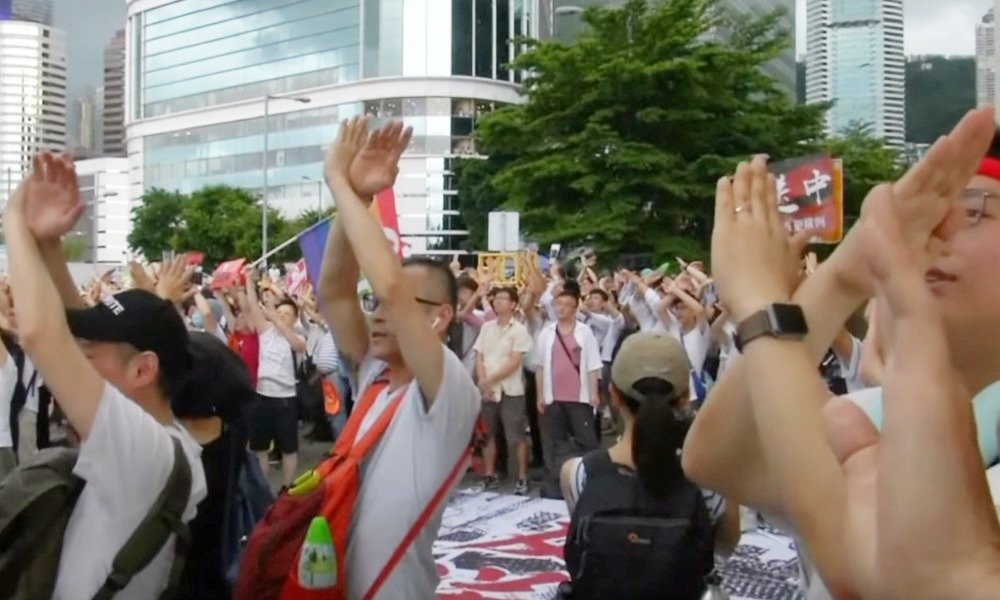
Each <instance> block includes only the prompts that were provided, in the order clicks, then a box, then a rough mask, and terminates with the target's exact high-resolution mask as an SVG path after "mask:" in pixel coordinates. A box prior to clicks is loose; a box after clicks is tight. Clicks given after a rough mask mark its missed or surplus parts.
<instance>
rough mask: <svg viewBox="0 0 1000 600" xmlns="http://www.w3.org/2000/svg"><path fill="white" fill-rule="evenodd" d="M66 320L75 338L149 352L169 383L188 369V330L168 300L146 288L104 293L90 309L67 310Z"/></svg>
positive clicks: (189, 356) (180, 376)
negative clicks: (127, 345)
mask: <svg viewBox="0 0 1000 600" xmlns="http://www.w3.org/2000/svg"><path fill="white" fill-rule="evenodd" d="M66 321H67V322H68V323H69V329H70V331H71V332H72V333H73V336H74V337H77V338H80V339H84V340H91V341H95V342H117V343H125V344H130V345H131V346H133V347H135V348H136V349H137V350H139V351H140V352H152V353H154V354H156V358H157V359H158V361H159V363H160V371H161V372H162V373H163V376H164V378H165V379H166V380H167V381H169V382H177V381H178V380H180V379H184V378H186V377H187V375H188V372H189V371H190V370H191V363H192V360H191V354H190V352H189V350H188V330H187V327H186V326H185V325H184V320H183V319H182V318H181V315H180V313H178V312H177V309H176V308H175V307H174V305H173V304H171V303H170V302H168V301H166V300H163V299H162V298H160V297H159V296H157V295H155V294H152V293H150V292H147V291H145V290H139V289H133V290H128V291H125V292H121V293H118V294H115V295H113V296H105V297H103V298H101V301H100V302H99V303H98V304H97V305H96V306H93V307H91V308H82V309H69V310H67V311H66Z"/></svg>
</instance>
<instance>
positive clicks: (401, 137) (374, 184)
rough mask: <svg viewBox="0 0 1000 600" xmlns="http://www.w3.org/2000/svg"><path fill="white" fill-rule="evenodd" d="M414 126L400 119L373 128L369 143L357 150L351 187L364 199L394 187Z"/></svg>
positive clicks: (351, 171) (351, 168) (351, 172)
mask: <svg viewBox="0 0 1000 600" xmlns="http://www.w3.org/2000/svg"><path fill="white" fill-rule="evenodd" d="M412 137H413V128H412V127H403V124H402V123H400V122H399V121H395V122H392V123H389V124H387V125H385V126H384V127H382V128H381V129H378V130H377V131H374V132H372V134H371V135H370V136H368V139H367V143H365V144H364V145H363V147H361V148H359V151H355V156H354V157H353V162H352V163H351V165H350V180H351V187H352V188H354V191H355V192H357V194H358V196H360V197H361V198H363V199H366V198H370V197H372V196H374V195H375V194H377V193H379V192H381V191H382V190H384V189H387V188H391V187H392V185H393V184H394V183H395V182H396V176H397V175H399V158H400V156H402V155H403V151H405V150H406V147H407V146H409V145H410V139H411V138H412Z"/></svg>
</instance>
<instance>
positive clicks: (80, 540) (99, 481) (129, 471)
mask: <svg viewBox="0 0 1000 600" xmlns="http://www.w3.org/2000/svg"><path fill="white" fill-rule="evenodd" d="M171 438H177V439H178V440H180V442H181V445H182V446H183V448H184V456H185V457H186V458H187V461H188V464H189V465H190V467H191V497H190V498H189V499H188V504H187V508H186V509H185V512H184V521H185V522H190V521H191V519H193V518H194V516H195V513H196V512H197V507H198V503H199V502H201V501H202V499H204V498H205V495H206V493H207V488H206V484H205V472H204V470H203V469H202V466H201V446H199V445H198V442H196V441H195V440H194V439H193V438H192V437H191V436H190V435H189V434H188V433H187V431H186V430H185V429H184V428H183V427H182V426H181V425H180V424H175V425H174V426H172V427H165V426H163V425H161V424H160V423H158V422H157V421H156V420H155V419H154V418H153V417H152V416H150V415H149V413H147V412H146V411H144V410H143V409H142V408H140V407H139V405H138V404H136V403H135V402H133V401H131V400H129V399H128V398H126V397H125V396H124V395H122V393H121V392H119V391H118V390H117V389H115V388H114V387H112V386H111V385H106V386H105V388H104V395H103V396H102V397H101V403H100V405H99V407H98V409H97V415H96V416H95V417H94V423H93V425H92V427H91V431H90V435H89V436H88V437H87V439H86V440H84V442H83V445H82V446H81V447H80V457H79V458H78V459H77V463H76V467H75V468H74V469H73V472H74V474H76V475H77V476H79V477H80V478H82V479H83V480H84V481H86V482H87V484H86V486H84V488H83V492H81V493H80V498H79V500H77V503H76V507H75V508H74V509H73V514H72V515H70V518H69V524H68V525H67V526H66V534H65V539H64V541H63V547H62V556H61V558H60V562H59V575H58V577H57V579H56V587H55V592H54V593H53V596H52V597H53V599H54V600H85V599H86V600H89V599H90V598H93V597H94V594H95V593H97V591H98V590H99V589H100V588H101V586H102V585H104V581H105V579H107V576H108V574H109V573H111V563H112V561H113V560H114V557H115V554H117V553H118V550H120V549H121V547H122V545H123V544H124V543H125V542H126V540H128V538H129V536H131V535H132V533H133V532H134V531H135V529H136V527H138V525H139V523H140V522H141V521H142V520H143V519H144V518H145V517H146V514H147V513H148V512H149V509H150V507H151V506H152V505H153V502H154V501H155V500H156V498H157V497H158V496H159V495H160V492H161V491H163V486H164V485H165V484H166V482H167V478H168V477H169V475H170V471H171V469H172V468H173V464H174V444H173V441H172V440H171ZM173 548H174V543H173V540H170V541H168V542H167V544H166V545H165V546H164V547H163V549H161V550H160V553H159V554H157V556H156V558H154V559H153V562H152V563H150V564H149V565H148V566H147V567H146V568H145V569H143V570H142V571H141V572H140V573H138V574H137V575H136V576H135V577H133V578H132V581H131V582H130V583H129V584H128V586H126V588H125V589H124V590H122V591H121V592H119V593H118V594H117V595H115V599H116V600H149V599H150V598H157V597H158V596H159V595H160V593H161V592H162V591H163V588H164V587H166V584H167V577H168V575H169V573H170V567H171V565H172V564H173V556H174V550H173Z"/></svg>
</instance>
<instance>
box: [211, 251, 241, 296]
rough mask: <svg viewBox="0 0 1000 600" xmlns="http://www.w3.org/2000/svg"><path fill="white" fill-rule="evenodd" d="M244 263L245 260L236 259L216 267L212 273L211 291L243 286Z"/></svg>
mask: <svg viewBox="0 0 1000 600" xmlns="http://www.w3.org/2000/svg"><path fill="white" fill-rule="evenodd" d="M246 262H247V259H245V258H238V259H236V260H230V261H226V262H224V263H222V264H221V265H219V266H218V267H216V269H215V273H212V289H213V290H217V291H218V290H224V289H227V288H233V287H236V286H239V285H243V282H244V279H243V265H245V264H246Z"/></svg>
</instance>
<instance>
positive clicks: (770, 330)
mask: <svg viewBox="0 0 1000 600" xmlns="http://www.w3.org/2000/svg"><path fill="white" fill-rule="evenodd" d="M807 333H809V326H808V325H806V315H805V313H803V312H802V307H801V306H799V305H798V304H778V303H775V304H770V305H768V306H767V308H765V309H764V310H762V311H760V312H757V313H754V314H753V315H750V316H749V317H747V318H746V319H744V320H743V322H742V323H740V324H739V325H737V326H736V336H735V340H734V341H735V342H736V349H737V350H739V351H740V352H742V351H743V348H744V347H745V346H746V345H747V344H749V343H750V342H752V341H754V340H755V339H757V338H759V337H763V336H770V337H773V338H777V339H779V340H801V339H802V338H804V337H805V336H806V334H807Z"/></svg>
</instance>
